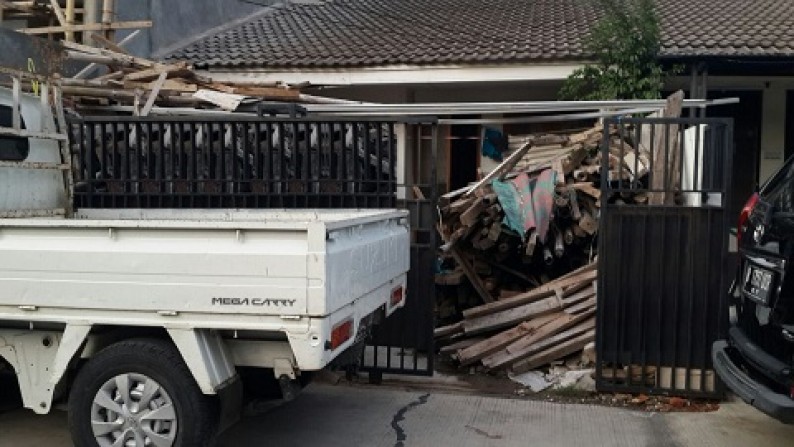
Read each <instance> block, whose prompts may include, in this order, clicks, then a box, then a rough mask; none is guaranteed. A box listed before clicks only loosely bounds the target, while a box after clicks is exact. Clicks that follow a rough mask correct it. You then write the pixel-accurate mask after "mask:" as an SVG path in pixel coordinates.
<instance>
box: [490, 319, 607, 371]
mask: <svg viewBox="0 0 794 447" xmlns="http://www.w3.org/2000/svg"><path fill="white" fill-rule="evenodd" d="M592 316H593V313H589V314H582V315H568V314H561V315H556V318H555V319H554V320H553V321H551V322H549V323H548V324H546V325H543V326H542V327H540V328H539V329H538V330H537V331H535V332H534V333H532V334H528V335H527V336H525V337H523V338H520V339H517V340H515V341H513V342H512V343H509V344H508V345H506V346H505V347H504V348H502V349H500V350H498V351H496V352H494V353H492V354H490V355H488V356H485V357H484V358H483V359H482V364H483V365H484V366H485V367H487V368H489V369H497V368H501V367H504V366H507V365H509V364H511V363H515V362H517V361H519V360H521V359H523V358H526V357H528V356H530V355H532V354H533V353H536V352H538V351H541V350H543V349H546V348H547V347H549V346H553V344H555V343H560V342H562V341H565V340H566V339H568V338H571V337H574V336H576V335H578V334H580V333H581V332H583V331H586V330H588V329H590V328H592V327H595V320H594V319H592ZM588 319H592V320H593V326H590V325H589V323H587V322H585V320H588ZM582 322H585V323H584V324H585V328H584V329H579V328H578V326H577V325H579V324H580V323H582ZM574 326H577V327H574Z"/></svg>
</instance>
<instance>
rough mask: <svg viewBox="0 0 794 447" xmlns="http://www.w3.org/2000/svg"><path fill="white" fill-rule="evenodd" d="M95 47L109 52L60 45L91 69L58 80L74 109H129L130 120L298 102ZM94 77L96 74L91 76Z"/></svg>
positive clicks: (177, 65) (273, 89) (283, 93)
mask: <svg viewBox="0 0 794 447" xmlns="http://www.w3.org/2000/svg"><path fill="white" fill-rule="evenodd" d="M95 38H97V39H100V40H99V42H101V43H104V44H105V45H106V46H111V47H113V48H114V49H112V50H111V49H107V48H95V47H91V46H87V45H83V44H78V43H73V42H66V41H64V42H62V45H63V46H64V47H65V48H66V57H67V58H68V59H72V60H77V61H82V62H87V63H90V64H92V65H91V66H89V67H86V69H84V70H83V71H81V72H80V73H78V74H77V75H76V76H75V77H72V78H65V79H62V80H61V83H62V85H63V93H64V96H66V97H68V98H69V99H71V100H72V102H73V104H74V105H75V106H78V107H79V106H80V105H109V104H111V103H115V104H124V105H133V106H134V109H133V110H134V114H136V115H139V116H146V115H148V114H149V112H150V111H151V108H152V107H153V106H155V105H158V106H166V107H167V106H175V107H203V106H204V107H206V106H217V107H220V108H221V109H224V110H234V109H236V108H237V107H238V106H239V105H240V104H241V103H242V102H243V101H245V100H246V99H247V98H256V99H265V100H274V101H289V102H297V101H301V100H304V99H306V98H301V94H300V91H299V90H296V89H290V88H286V87H284V86H279V85H276V84H273V85H261V84H259V85H254V84H229V83H220V82H214V81H213V80H212V79H211V78H209V77H206V76H203V75H200V74H198V73H196V72H195V71H194V70H193V69H192V67H191V66H190V65H189V64H187V63H186V62H182V61H175V62H155V61H152V60H149V59H145V58H141V57H137V56H132V55H130V54H127V53H126V52H124V49H123V48H121V47H119V46H118V45H113V44H112V43H111V42H109V41H106V40H101V37H100V36H98V35H95ZM98 65H101V66H104V67H107V70H105V71H104V73H102V74H97V75H96V76H94V77H93V78H91V79H83V78H84V77H87V76H88V74H89V73H92V69H93V68H95V66H98ZM96 73H99V72H96Z"/></svg>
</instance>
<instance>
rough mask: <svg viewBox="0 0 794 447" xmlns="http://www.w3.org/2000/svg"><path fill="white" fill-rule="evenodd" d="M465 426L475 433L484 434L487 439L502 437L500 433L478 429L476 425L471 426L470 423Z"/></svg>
mask: <svg viewBox="0 0 794 447" xmlns="http://www.w3.org/2000/svg"><path fill="white" fill-rule="evenodd" d="M466 428H468V429H469V430H472V431H473V432H474V433H477V434H478V435H480V436H485V437H486V438H488V439H502V435H492V434H490V433H488V432H487V431H485V430H480V429H479V428H477V427H472V426H471V425H467V426H466Z"/></svg>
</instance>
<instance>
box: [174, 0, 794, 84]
mask: <svg viewBox="0 0 794 447" xmlns="http://www.w3.org/2000/svg"><path fill="white" fill-rule="evenodd" d="M293 1H295V0H293ZM656 4H657V8H658V13H659V16H660V20H661V25H662V26H661V27H662V46H663V54H664V55H665V56H673V57H674V56H733V57H745V56H751V57H769V56H772V57H781V56H784V57H793V56H794V0H699V1H696V2H692V1H691V0H656ZM598 17H599V12H598V9H597V8H596V7H595V6H593V3H592V2H589V1H587V0H332V1H329V0H325V1H322V0H314V1H311V2H306V0H303V1H302V2H296V3H290V4H288V6H281V7H276V8H266V9H263V11H262V12H260V13H256V14H254V15H252V16H251V17H249V18H248V19H246V20H244V21H241V22H237V23H234V24H230V25H228V26H226V27H224V28H221V29H216V30H214V31H212V32H210V33H209V34H207V35H205V36H202V37H201V38H200V39H198V40H195V41H193V42H192V43H190V44H188V45H187V46H185V47H183V48H181V49H179V50H176V51H173V52H172V53H170V54H169V55H168V57H169V58H178V59H186V60H189V61H191V62H193V63H194V64H195V65H196V66H197V67H199V68H206V67H211V68H219V67H225V68H231V67H239V68H244V67H245V68H255V67H262V68H277V67H278V68H298V67H301V68H311V67H364V66H383V65H401V64H410V65H439V64H492V63H515V62H528V61H565V60H582V59H585V58H586V57H587V54H586V53H585V50H584V48H583V38H584V36H586V34H587V33H588V31H589V29H590V26H591V25H592V24H593V23H594V22H595V21H596V20H597V19H598Z"/></svg>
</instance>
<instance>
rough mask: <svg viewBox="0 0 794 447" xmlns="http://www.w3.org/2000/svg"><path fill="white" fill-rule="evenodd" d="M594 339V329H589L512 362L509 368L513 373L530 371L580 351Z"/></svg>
mask: <svg viewBox="0 0 794 447" xmlns="http://www.w3.org/2000/svg"><path fill="white" fill-rule="evenodd" d="M594 339H595V330H589V331H587V332H585V333H584V334H581V335H579V336H576V337H574V338H572V339H570V340H567V341H565V342H563V343H560V344H558V345H556V346H553V347H550V348H548V349H546V350H544V351H541V352H538V353H537V354H535V355H532V356H531V357H528V358H526V359H524V360H521V361H519V362H517V363H515V364H513V366H511V367H510V370H511V371H512V372H513V373H515V374H520V373H524V372H527V371H531V370H533V369H535V368H537V367H539V366H543V365H545V364H548V363H551V362H553V361H554V360H557V359H561V358H563V357H566V356H568V355H571V354H573V353H574V352H576V351H581V350H582V349H583V348H584V347H585V345H587V344H588V343H590V342H592V341H593V340H594Z"/></svg>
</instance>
